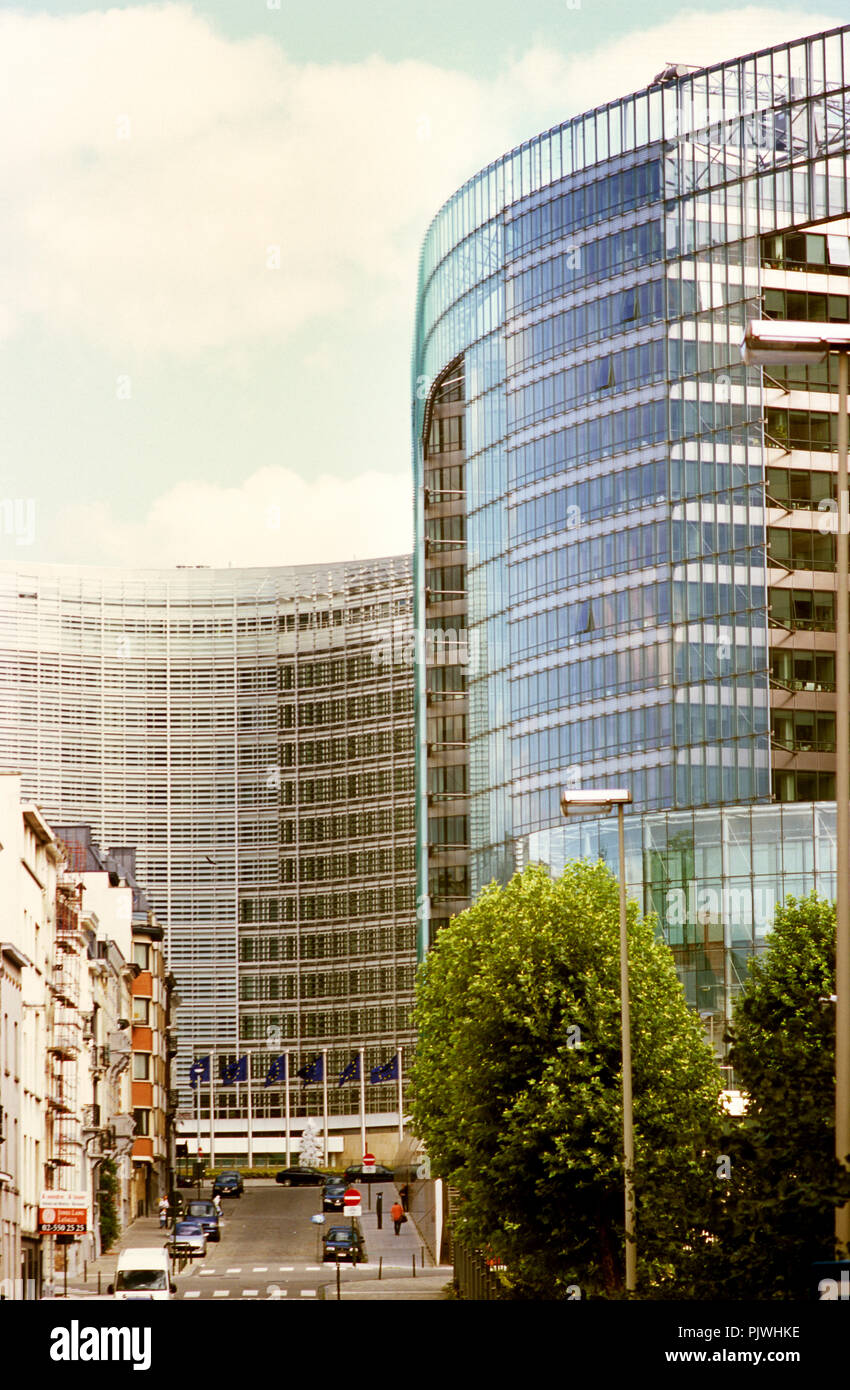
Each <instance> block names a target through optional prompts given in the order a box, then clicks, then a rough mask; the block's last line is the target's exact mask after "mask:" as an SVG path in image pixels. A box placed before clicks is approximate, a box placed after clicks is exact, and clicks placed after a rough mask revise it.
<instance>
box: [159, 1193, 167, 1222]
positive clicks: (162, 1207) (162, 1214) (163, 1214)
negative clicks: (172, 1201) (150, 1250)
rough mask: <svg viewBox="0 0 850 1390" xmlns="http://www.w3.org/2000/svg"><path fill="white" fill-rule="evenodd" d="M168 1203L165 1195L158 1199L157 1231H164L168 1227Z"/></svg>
mask: <svg viewBox="0 0 850 1390" xmlns="http://www.w3.org/2000/svg"><path fill="white" fill-rule="evenodd" d="M168 1213H169V1203H168V1198H167V1197H166V1195H165V1193H163V1194H162V1196H161V1197H160V1199H159V1229H160V1230H161V1231H164V1230H165V1229H166V1227H167V1225H168Z"/></svg>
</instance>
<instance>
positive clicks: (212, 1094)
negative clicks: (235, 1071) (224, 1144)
mask: <svg viewBox="0 0 850 1390" xmlns="http://www.w3.org/2000/svg"><path fill="white" fill-rule="evenodd" d="M217 1066H218V1054H217V1052H216V1050H215V1048H213V1050H212V1063H211V1065H210V1167H211V1168H214V1167H215V1069H216V1067H217Z"/></svg>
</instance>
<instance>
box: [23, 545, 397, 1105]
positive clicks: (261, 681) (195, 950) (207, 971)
mask: <svg viewBox="0 0 850 1390" xmlns="http://www.w3.org/2000/svg"><path fill="white" fill-rule="evenodd" d="M410 638H411V574H410V559H409V558H408V557H406V556H402V557H400V558H390V559H383V560H373V561H366V562H362V563H358V564H354V563H352V564H335V565H327V566H323V567H319V566H315V567H313V566H297V567H288V568H285V567H280V568H257V569H227V570H215V569H205V568H187V569H180V568H178V569H173V570H141V569H126V570H123V569H99V568H94V567H85V566H79V567H76V566H60V565H48V564H32V565H27V564H23V563H20V564H18V565H16V566H11V565H10V566H6V567H5V568H4V569H2V570H0V766H2V767H6V768H9V767H11V768H15V769H16V770H19V771H20V772H21V774H22V779H23V786H24V789H25V794H26V795H27V796H28V797H31V798H33V799H34V800H35V801H37V802H38V803H39V805H40V806H41V807H42V809H43V811H44V814H45V816H46V817H47V819H48V821H50V822H52V823H54V824H60V825H61V824H86V825H90V826H91V827H92V831H93V835H94V838H95V840H96V841H97V842H98V843H99V845H100V847H101V848H102V849H103V850H108V849H109V848H110V847H112V846H115V845H119V846H120V845H128V844H130V845H134V846H136V848H137V875H138V878H139V880H140V881H141V882H144V883H145V885H146V887H147V889H148V892H149V895H150V898H151V901H152V904H153V906H154V908H155V910H156V912H157V915H158V916H159V918H160V920H161V921H162V922H163V923H164V924H166V930H167V940H166V951H167V959H168V964H169V967H170V969H171V970H173V971H174V973H175V975H176V977H177V981H178V988H179V993H180V998H181V1001H182V1002H181V1006H180V1013H179V1038H178V1042H179V1047H180V1052H179V1055H178V1061H177V1070H176V1073H175V1076H176V1080H177V1082H178V1083H179V1086H180V1089H181V1092H182V1103H183V1104H184V1105H186V1106H187V1107H188V1108H191V1105H192V1093H191V1091H189V1090H188V1089H187V1088H188V1081H189V1066H190V1063H191V1061H192V1059H193V1057H195V1056H197V1055H199V1053H204V1052H208V1051H209V1050H210V1048H211V1047H212V1046H215V1047H216V1049H217V1054H218V1057H219V1059H226V1060H232V1059H235V1058H236V1057H237V1056H238V1055H240V1052H241V1051H242V1050H243V1049H245V1048H246V1047H250V1048H256V1049H258V1051H257V1054H256V1056H255V1057H254V1059H253V1065H252V1070H253V1080H254V1099H253V1109H254V1113H255V1115H257V1116H259V1117H262V1116H264V1115H268V1116H274V1115H277V1114H280V1108H281V1104H282V1101H281V1092H282V1085H275V1086H271V1087H269V1088H266V1087H264V1084H263V1083H264V1080H265V1077H266V1074H267V1069H268V1065H269V1063H270V1061H271V1059H272V1058H274V1057H275V1056H277V1055H279V1054H280V1053H282V1052H283V1051H284V1050H286V1049H289V1050H291V1052H292V1061H293V1070H294V1068H295V1067H298V1066H301V1065H304V1064H305V1063H307V1062H310V1061H312V1060H313V1059H314V1058H315V1056H316V1055H317V1054H318V1053H319V1052H320V1050H321V1049H322V1048H327V1049H328V1072H329V1076H330V1082H331V1084H330V1100H331V1113H333V1114H338V1115H345V1114H352V1115H354V1114H356V1113H357V1111H358V1108H359V1088H358V1086H356V1085H347V1086H344V1087H341V1088H340V1087H337V1085H336V1081H337V1078H338V1076H339V1074H340V1073H341V1072H342V1070H343V1068H344V1067H345V1066H346V1065H347V1064H348V1063H349V1062H350V1061H351V1060H352V1058H353V1056H354V1055H355V1053H356V1050H357V1049H358V1048H359V1047H361V1046H362V1047H364V1048H365V1062H366V1065H367V1067H373V1066H376V1065H378V1063H383V1062H387V1061H389V1060H390V1058H391V1057H392V1056H393V1053H394V1050H395V1048H396V1046H398V1045H401V1046H402V1047H403V1048H404V1046H405V1045H407V1044H409V1043H410V1042H411V1040H412V1032H411V1027H410V1011H411V1006H412V1002H413V973H414V967H415V904H414V883H415V877H414V862H413V848H414V829H413V805H414V802H413V676H412V653H411V640H410ZM263 1049H265V1051H263ZM367 1080H368V1078H367ZM321 1090H322V1088H321V1087H317V1086H307V1087H303V1088H302V1087H301V1085H300V1083H296V1085H295V1089H294V1092H293V1114H296V1113H297V1114H301V1115H303V1114H305V1113H307V1114H320V1113H321V1108H322V1095H321ZM366 1091H367V1105H368V1108H369V1109H370V1111H371V1112H373V1113H376V1114H377V1113H384V1112H392V1111H394V1110H395V1108H396V1083H395V1082H394V1081H389V1082H386V1083H383V1082H382V1083H379V1084H376V1085H374V1086H372V1085H367V1088H366ZM243 1092H244V1088H240V1089H237V1088H236V1087H233V1088H231V1089H230V1090H229V1091H225V1090H222V1089H221V1088H219V1092H218V1109H219V1113H220V1114H231V1113H232V1114H237V1113H239V1109H240V1106H243V1107H244V1099H245V1098H244V1093H243ZM206 1099H207V1093H206V1092H204V1101H205V1104H206ZM243 1113H244V1112H243Z"/></svg>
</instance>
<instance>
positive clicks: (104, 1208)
mask: <svg viewBox="0 0 850 1390" xmlns="http://www.w3.org/2000/svg"><path fill="white" fill-rule="evenodd" d="M97 1198H98V1211H99V1213H100V1243H101V1249H103V1250H109V1249H111V1247H112V1246H113V1245H114V1243H115V1241H116V1240H117V1239H118V1236H119V1234H120V1232H121V1223H120V1221H119V1219H118V1171H117V1169H116V1167H115V1163H114V1161H113V1159H111V1158H107V1159H105V1160H104V1162H103V1163H102V1164H101V1165H100V1178H99V1181H98V1190H97Z"/></svg>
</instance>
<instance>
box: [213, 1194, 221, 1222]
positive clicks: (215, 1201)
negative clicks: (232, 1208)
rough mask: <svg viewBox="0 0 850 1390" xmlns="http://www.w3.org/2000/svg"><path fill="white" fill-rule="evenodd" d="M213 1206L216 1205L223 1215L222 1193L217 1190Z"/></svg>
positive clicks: (219, 1212) (219, 1214)
mask: <svg viewBox="0 0 850 1390" xmlns="http://www.w3.org/2000/svg"><path fill="white" fill-rule="evenodd" d="M213 1206H214V1207H215V1209H216V1212H217V1213H218V1216H219V1217H221V1193H219V1192H217V1193H216V1194H215V1196H214V1197H213Z"/></svg>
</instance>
